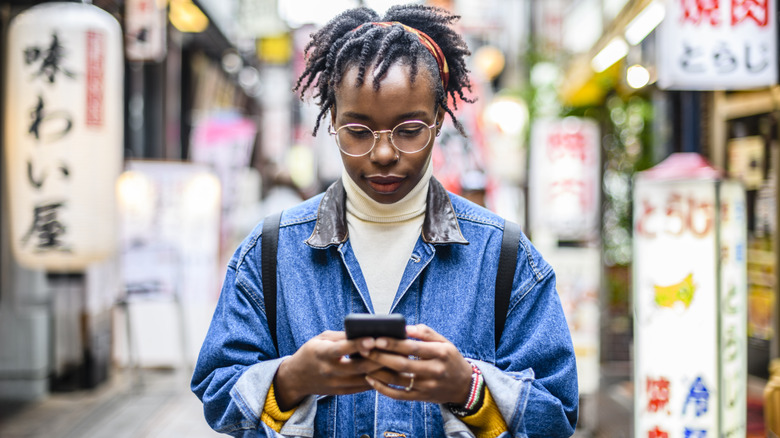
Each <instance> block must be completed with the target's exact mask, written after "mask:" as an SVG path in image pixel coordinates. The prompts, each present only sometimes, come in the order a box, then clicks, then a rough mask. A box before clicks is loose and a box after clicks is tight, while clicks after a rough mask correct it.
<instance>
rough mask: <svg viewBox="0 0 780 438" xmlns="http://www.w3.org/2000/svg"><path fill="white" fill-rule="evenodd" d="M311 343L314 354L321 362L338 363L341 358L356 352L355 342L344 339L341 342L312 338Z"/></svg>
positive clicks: (356, 345)
mask: <svg viewBox="0 0 780 438" xmlns="http://www.w3.org/2000/svg"><path fill="white" fill-rule="evenodd" d="M312 341H313V343H312V347H313V348H314V351H315V354H316V356H317V357H318V358H319V359H321V360H326V361H338V360H339V359H341V358H342V357H343V356H346V355H349V354H355V353H357V352H358V344H357V341H354V340H350V341H348V340H346V338H344V339H341V340H328V339H323V338H314V339H312Z"/></svg>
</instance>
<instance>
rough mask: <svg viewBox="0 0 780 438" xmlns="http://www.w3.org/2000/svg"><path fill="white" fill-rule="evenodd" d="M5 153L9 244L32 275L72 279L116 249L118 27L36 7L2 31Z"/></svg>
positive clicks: (83, 9) (64, 9) (89, 13)
mask: <svg viewBox="0 0 780 438" xmlns="http://www.w3.org/2000/svg"><path fill="white" fill-rule="evenodd" d="M7 49H8V50H7V55H6V56H7V81H8V82H7V83H8V84H9V85H10V86H8V87H6V99H5V120H4V123H5V150H6V169H4V172H3V173H5V175H6V177H7V178H8V189H9V190H8V194H9V204H8V205H9V207H10V225H11V237H10V239H11V245H12V250H13V254H14V256H15V258H16V259H17V261H18V262H19V263H20V264H22V265H24V266H27V267H30V268H39V269H47V270H49V271H80V270H83V269H84V268H86V266H87V265H88V264H89V263H91V262H94V261H97V260H101V259H104V258H106V257H108V256H110V255H111V254H113V253H114V252H115V248H116V235H117V231H116V230H117V227H116V222H117V220H116V203H115V184H116V179H117V177H118V176H119V173H120V171H121V166H122V144H123V133H122V128H123V121H122V118H123V109H122V107H123V82H122V77H123V66H124V63H123V60H122V34H121V29H120V26H119V23H117V21H116V20H115V19H114V18H113V17H112V16H111V15H110V14H109V13H107V12H105V11H104V10H102V9H100V8H98V7H95V6H92V5H87V4H81V3H44V4H41V5H38V6H35V7H32V8H30V9H28V10H26V11H24V12H22V13H21V14H19V15H18V16H16V17H15V18H14V19H13V20H12V22H11V24H10V26H9V30H8V46H7Z"/></svg>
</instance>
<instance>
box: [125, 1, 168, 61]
mask: <svg viewBox="0 0 780 438" xmlns="http://www.w3.org/2000/svg"><path fill="white" fill-rule="evenodd" d="M167 12H168V2H166V1H165V0H126V1H125V50H126V51H127V59H128V60H129V61H162V60H163V58H165V53H166V41H167V38H166V33H167V30H168V14H167Z"/></svg>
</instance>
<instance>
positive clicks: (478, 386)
mask: <svg viewBox="0 0 780 438" xmlns="http://www.w3.org/2000/svg"><path fill="white" fill-rule="evenodd" d="M484 399H485V378H484V377H482V371H480V370H479V368H478V367H477V366H476V365H474V364H473V363H472V364H471V389H470V390H469V398H468V399H466V403H465V404H462V405H460V404H455V403H447V404H446V405H445V406H447V409H449V410H450V412H452V413H453V414H455V416H458V417H468V416H469V415H474V414H476V413H477V411H479V409H480V408H481V407H482V402H483V401H484Z"/></svg>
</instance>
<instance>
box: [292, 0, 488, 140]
mask: <svg viewBox="0 0 780 438" xmlns="http://www.w3.org/2000/svg"><path fill="white" fill-rule="evenodd" d="M459 18H460V17H459V16H457V15H452V14H450V13H448V12H447V11H446V10H444V9H441V8H435V7H430V6H423V5H403V6H393V7H391V8H390V9H388V10H387V12H386V13H385V16H384V17H380V16H379V15H378V14H377V13H376V12H374V11H373V10H371V9H368V8H355V9H350V10H348V11H345V12H343V13H341V14H339V15H338V16H336V17H335V18H333V19H332V20H331V21H330V22H328V24H326V25H325V26H323V27H322V28H321V29H320V30H319V31H317V32H315V33H312V34H311V41H310V42H309V44H307V45H306V49H305V50H304V54H305V56H306V69H305V70H304V71H303V73H302V74H301V76H300V77H299V78H298V82H297V83H296V85H295V88H294V89H293V90H294V91H296V92H300V94H301V98H303V94H304V92H305V91H306V90H307V89H309V88H312V89H316V91H315V94H314V98H315V99H316V103H317V105H319V107H320V113H319V114H318V115H317V123H316V124H315V125H314V130H313V132H312V133H313V134H316V133H317V129H318V128H319V126H320V122H321V120H322V118H323V117H325V115H326V114H327V113H328V111H329V110H330V109H331V108H332V107H333V105H334V103H335V98H336V95H335V89H336V87H338V86H339V84H340V83H341V79H342V77H343V76H344V72H345V71H346V70H347V69H348V68H351V67H353V66H357V68H358V77H357V86H362V85H363V83H364V82H365V75H366V70H367V69H368V67H369V66H372V65H373V66H374V71H373V82H372V85H373V87H374V89H375V90H378V89H379V88H380V81H381V80H382V78H383V77H384V76H385V74H386V73H387V70H388V69H389V68H390V67H391V66H392V65H393V64H395V63H396V62H401V63H404V64H406V65H409V66H410V67H411V72H410V73H411V75H410V80H411V81H414V80H415V78H416V77H417V74H418V72H419V68H420V65H422V66H423V68H424V69H427V70H428V71H429V72H430V74H431V78H432V79H433V80H434V83H435V84H436V102H437V103H438V104H439V105H440V106H441V107H442V108H444V110H445V111H446V112H447V113H448V114H449V115H450V117H451V118H452V121H453V123H454V124H455V127H456V128H457V129H458V131H459V132H460V133H461V134H462V135H464V136H465V135H466V133H465V132H464V130H463V126H462V125H461V124H460V122H459V121H458V119H457V118H456V117H455V114H453V112H452V109H450V107H449V105H448V103H447V102H448V99H447V97H448V96H451V97H452V98H453V99H452V102H453V106H454V108H455V109H457V101H458V99H460V100H463V101H464V102H469V103H473V102H474V100H472V99H469V98H467V97H466V96H464V94H463V93H464V89H466V90H468V91H471V82H470V81H469V78H468V73H469V70H468V69H467V68H466V60H465V57H466V56H468V55H470V54H471V52H469V50H468V47H467V46H466V42H465V41H463V38H461V36H460V35H458V34H457V33H456V32H455V31H454V30H452V29H451V28H450V25H451V24H452V23H453V22H454V21H456V20H458V19H459ZM395 21H397V22H400V23H403V24H405V25H407V26H410V27H413V28H415V29H417V30H419V31H422V32H424V33H426V34H427V35H428V36H430V37H431V38H432V39H433V40H434V41H435V42H436V43H437V44H438V45H439V47H440V48H441V50H442V52H443V53H444V57H445V59H446V60H447V64H448V65H449V83H448V85H447V89H446V90H445V89H444V86H443V85H442V82H441V80H440V76H439V70H438V66H437V64H436V60H435V59H434V57H433V55H432V54H431V52H430V51H428V49H426V48H425V47H424V46H423V45H422V43H421V42H420V39H419V37H417V36H416V35H414V34H413V33H411V32H408V31H406V30H404V29H403V27H402V26H399V25H394V26H376V25H371V24H370V23H372V22H395Z"/></svg>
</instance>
